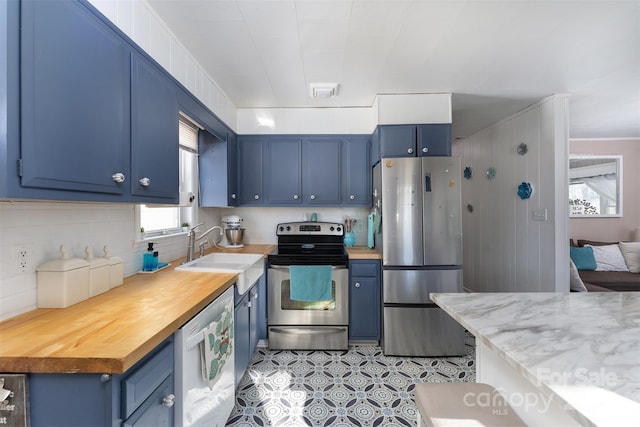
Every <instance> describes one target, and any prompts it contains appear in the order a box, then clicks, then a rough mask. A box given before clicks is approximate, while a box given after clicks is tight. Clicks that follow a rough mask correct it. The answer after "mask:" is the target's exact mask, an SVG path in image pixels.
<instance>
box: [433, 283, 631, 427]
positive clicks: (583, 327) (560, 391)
mask: <svg viewBox="0 0 640 427" xmlns="http://www.w3.org/2000/svg"><path fill="white" fill-rule="evenodd" d="M431 299H432V300H433V301H434V302H435V303H436V304H438V305H439V306H440V307H442V308H443V309H444V310H445V311H446V312H447V313H449V315H451V316H452V317H453V318H454V319H456V320H457V321H458V322H459V323H460V324H461V325H462V326H464V327H465V328H466V329H467V330H468V331H469V332H471V333H472V334H473V335H474V336H475V337H476V339H477V340H480V341H481V342H482V343H484V344H485V345H486V346H487V347H489V348H490V349H492V350H493V351H494V352H495V353H497V354H498V355H499V356H500V357H502V358H503V359H504V360H505V361H506V362H507V363H508V364H509V365H511V366H513V367H514V368H515V369H516V370H517V371H518V372H520V373H521V375H523V376H524V377H525V378H527V379H528V380H529V381H530V382H531V383H533V384H534V385H535V386H536V387H538V388H539V389H540V390H541V391H542V392H544V393H545V394H547V395H552V396H553V397H554V398H556V397H557V398H559V399H561V402H562V403H563V404H564V406H565V408H566V409H567V411H568V412H569V413H570V414H571V415H572V416H574V418H576V419H577V420H578V421H579V422H580V423H582V424H585V425H589V424H592V425H616V424H615V419H618V420H626V422H629V420H632V419H635V420H638V419H640V292H598V293H595V292H594V293H586V292H585V293H582V292H580V293H569V294H560V293H467V294H463V293H458V294H431Z"/></svg>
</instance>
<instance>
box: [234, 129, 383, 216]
mask: <svg viewBox="0 0 640 427" xmlns="http://www.w3.org/2000/svg"><path fill="white" fill-rule="evenodd" d="M370 140H371V138H370V136H368V135H349V136H339V135H322V136H320V135H319V136H309V135H297V136H296V135H264V136H258V135H245V136H239V137H238V183H239V198H240V205H241V206H251V205H262V204H264V205H269V206H371V194H370V193H371V167H370V164H369V162H370V153H369V151H370ZM263 186H264V187H263Z"/></svg>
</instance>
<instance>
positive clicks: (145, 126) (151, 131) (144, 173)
mask: <svg viewBox="0 0 640 427" xmlns="http://www.w3.org/2000/svg"><path fill="white" fill-rule="evenodd" d="M131 142H132V143H131V194H133V195H135V196H144V197H156V198H167V199H176V198H177V196H178V190H179V188H178V187H179V164H178V158H179V155H178V149H179V148H178V147H179V145H178V104H177V97H176V91H175V88H174V86H173V85H172V84H171V83H170V82H169V81H168V79H167V78H166V76H165V75H164V74H163V73H162V72H161V71H160V70H159V69H157V68H156V66H155V65H153V64H152V63H151V62H149V61H147V60H146V59H144V58H142V57H139V56H137V55H133V56H132V59H131Z"/></svg>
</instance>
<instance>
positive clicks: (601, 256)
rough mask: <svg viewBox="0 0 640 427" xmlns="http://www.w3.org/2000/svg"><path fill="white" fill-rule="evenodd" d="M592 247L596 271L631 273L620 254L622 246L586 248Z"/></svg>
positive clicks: (586, 246)
mask: <svg viewBox="0 0 640 427" xmlns="http://www.w3.org/2000/svg"><path fill="white" fill-rule="evenodd" d="M588 247H590V248H591V249H593V256H594V258H595V259H596V271H629V268H628V267H627V263H625V262H624V258H623V257H622V252H620V246H618V245H617V244H615V245H603V246H590V245H585V248H588Z"/></svg>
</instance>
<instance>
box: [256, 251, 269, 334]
mask: <svg viewBox="0 0 640 427" xmlns="http://www.w3.org/2000/svg"><path fill="white" fill-rule="evenodd" d="M264 264H265V266H264V268H265V270H264V274H263V275H262V277H261V278H260V281H259V282H258V285H257V286H258V309H257V310H256V317H257V320H256V322H257V327H258V340H266V339H267V260H265V262H264Z"/></svg>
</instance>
